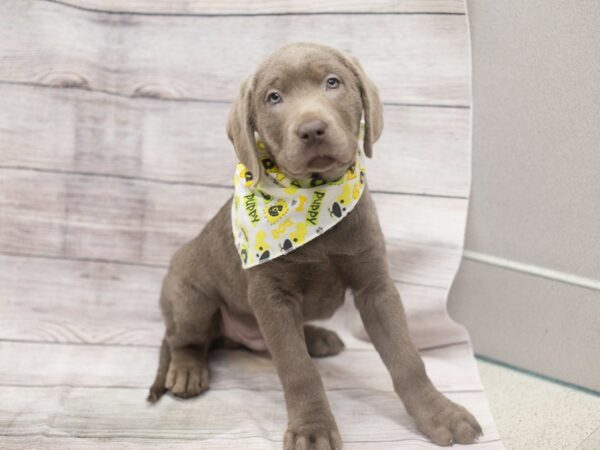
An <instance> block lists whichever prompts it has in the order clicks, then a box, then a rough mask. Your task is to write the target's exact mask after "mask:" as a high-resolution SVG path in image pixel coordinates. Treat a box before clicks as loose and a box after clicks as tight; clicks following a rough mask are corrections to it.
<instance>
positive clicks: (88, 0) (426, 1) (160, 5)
mask: <svg viewBox="0 0 600 450" xmlns="http://www.w3.org/2000/svg"><path fill="white" fill-rule="evenodd" d="M51 1H55V2H57V3H62V4H64V5H69V6H73V7H76V8H85V9H92V10H96V11H107V12H114V13H134V14H164V15H194V14H199V15H210V14H213V15H219V14H221V15H226V14H247V15H253V14H318V13H340V12H352V13H381V12H385V13H398V14H401V13H411V14H414V13H419V14H427V13H431V14H443V13H452V14H464V13H465V4H464V2H463V1H461V0H372V1H369V2H365V1H362V0H328V1H327V2H323V1H319V0H305V1H303V2H294V1H289V0H268V1H264V0H263V1H253V2H251V3H249V2H247V1H244V0H233V1H213V0H184V1H181V0H180V1H177V2H173V1H170V0H108V1H107V0H58V1H57V0H51Z"/></svg>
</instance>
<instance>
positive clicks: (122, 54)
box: [0, 2, 469, 106]
mask: <svg viewBox="0 0 600 450" xmlns="http://www.w3.org/2000/svg"><path fill="white" fill-rule="evenodd" d="M3 9H4V10H5V11H4V12H5V14H4V13H3V14H1V15H0V40H1V42H2V46H1V47H0V62H2V64H0V80H3V81H11V82H19V83H23V82H25V83H34V84H44V85H51V86H79V87H83V88H86V89H92V90H100V91H108V92H114V93H118V94H121V95H125V96H150V97H159V98H167V99H205V100H216V101H231V100H232V99H233V98H234V95H235V94H236V92H237V90H238V87H239V85H240V82H241V80H243V79H244V78H245V77H246V76H247V75H249V74H250V73H251V71H252V70H254V68H255V66H256V65H257V64H258V62H259V61H261V60H262V59H263V58H264V57H265V56H266V55H267V54H268V53H270V52H272V51H273V50H275V49H276V48H278V47H279V46H281V45H282V44H284V43H287V42H294V41H312V42H325V43H327V44H329V45H332V46H334V47H336V48H339V49H341V50H345V51H352V53H353V54H355V55H356V56H358V57H359V59H360V60H361V62H362V64H363V66H364V67H365V69H366V71H367V73H368V74H369V75H370V76H371V78H373V80H374V81H375V83H376V84H377V85H378V87H379V89H380V91H381V94H382V97H383V98H384V99H385V101H386V102H387V103H417V104H443V105H463V106H465V105H468V104H469V91H468V77H469V72H468V41H467V35H466V33H465V32H464V30H465V27H466V18H465V16H463V15H354V14H352V15H346V16H343V20H340V18H339V17H337V16H336V17H332V16H321V15H317V16H276V17H271V16H255V17H238V16H230V17H170V16H139V15H114V14H103V13H97V12H92V11H83V10H79V9H75V8H69V7H65V6H63V5H61V4H57V3H50V2H34V3H31V2H15V3H11V7H10V8H6V7H5V8H3ZM240 30H243V44H241V42H240V45H232V36H237V35H239V33H240ZM382 30H393V32H389V33H382V32H381V31H382ZM249 48H250V49H252V51H250V52H249V51H248V49H249Z"/></svg>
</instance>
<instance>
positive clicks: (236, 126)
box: [227, 77, 260, 185]
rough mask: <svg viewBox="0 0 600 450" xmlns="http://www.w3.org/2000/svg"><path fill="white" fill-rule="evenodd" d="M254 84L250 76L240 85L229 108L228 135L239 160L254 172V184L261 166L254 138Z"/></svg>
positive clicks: (256, 181)
mask: <svg viewBox="0 0 600 450" xmlns="http://www.w3.org/2000/svg"><path fill="white" fill-rule="evenodd" d="M252 84H253V78H252V77H250V78H248V79H247V80H245V81H244V82H243V83H242V85H241V86H240V92H239V94H238V96H237V98H236V99H235V101H234V102H233V104H232V105H231V109H230V110H229V117H228V119H227V136H228V137H229V140H230V141H231V142H232V143H233V148H234V149H235V153H236V155H237V157H238V159H239V161H240V162H241V163H242V164H243V165H244V166H245V167H246V168H247V169H248V170H249V171H250V172H251V173H252V177H253V178H252V184H253V185H256V183H258V180H259V178H260V167H259V165H258V164H259V163H258V155H257V154H256V141H255V139H254V119H253V117H252Z"/></svg>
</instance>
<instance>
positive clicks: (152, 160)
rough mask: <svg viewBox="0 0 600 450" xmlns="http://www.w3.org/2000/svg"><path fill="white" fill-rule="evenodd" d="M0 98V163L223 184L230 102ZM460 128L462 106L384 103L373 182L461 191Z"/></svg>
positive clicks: (17, 92)
mask: <svg viewBox="0 0 600 450" xmlns="http://www.w3.org/2000/svg"><path fill="white" fill-rule="evenodd" d="M0 97H1V98H2V99H3V100H2V102H3V105H4V106H5V108H6V109H7V110H8V111H10V114H2V115H0V135H2V138H3V142H2V152H0V166H3V167H26V168H34V169H44V170H58V171H67V172H84V173H96V174H113V175H122V176H127V177H133V178H148V179H152V180H157V181H164V182H176V183H192V184H193V183H208V184H213V183H214V184H221V185H224V186H230V185H231V179H232V176H233V175H232V173H233V167H234V166H235V154H234V151H233V148H232V146H231V143H230V142H229V140H228V139H227V136H226V134H225V125H224V124H225V121H226V117H227V113H228V111H229V104H226V103H198V102H177V103H174V102H162V101H156V100H152V99H141V98H140V99H128V98H122V97H118V96H112V95H107V94H103V93H97V92H88V91H84V90H79V89H69V90H64V89H49V88H40V87H31V86H14V85H2V84H0ZM31 105H39V107H36V108H32V107H31ZM468 133H469V110H466V109H455V108H430V107H428V108H412V107H402V106H394V105H389V106H387V107H386V108H385V129H384V132H383V135H382V137H381V139H380V141H379V142H378V143H377V146H376V149H375V152H376V153H375V157H374V159H372V160H369V161H368V168H369V183H370V186H371V189H374V190H385V191H393V192H403V193H416V194H428V195H445V196H461V197H466V196H467V195H468V188H469V160H470V157H469V156H470V152H469V149H468V146H467V145H466V142H467V140H468Z"/></svg>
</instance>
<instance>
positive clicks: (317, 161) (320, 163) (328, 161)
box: [306, 156, 337, 172]
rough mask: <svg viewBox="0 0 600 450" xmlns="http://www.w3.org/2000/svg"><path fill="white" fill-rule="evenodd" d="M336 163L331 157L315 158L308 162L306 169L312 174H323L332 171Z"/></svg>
mask: <svg viewBox="0 0 600 450" xmlns="http://www.w3.org/2000/svg"><path fill="white" fill-rule="evenodd" d="M336 163H337V160H336V159H335V158H332V157H331V156H315V157H314V158H312V159H311V160H310V161H309V162H308V164H307V165H306V168H307V169H308V170H309V171H311V172H322V171H326V170H328V169H330V168H331V167H333V166H334V165H335V164H336Z"/></svg>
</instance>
